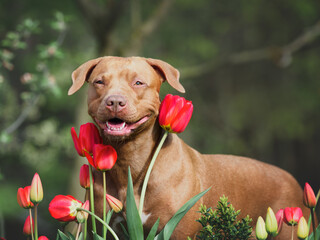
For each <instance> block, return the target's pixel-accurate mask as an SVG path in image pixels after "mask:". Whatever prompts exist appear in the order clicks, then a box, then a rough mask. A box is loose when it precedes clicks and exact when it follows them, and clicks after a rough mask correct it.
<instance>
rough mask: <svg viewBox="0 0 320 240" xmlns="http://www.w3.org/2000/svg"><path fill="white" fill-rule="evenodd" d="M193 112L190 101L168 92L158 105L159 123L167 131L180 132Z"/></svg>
mask: <svg viewBox="0 0 320 240" xmlns="http://www.w3.org/2000/svg"><path fill="white" fill-rule="evenodd" d="M192 112H193V105H192V102H191V101H187V100H186V99H184V98H183V97H180V96H173V95H171V94H168V95H166V96H165V98H164V99H163V101H162V102H161V105H160V110H159V124H160V126H161V127H162V128H163V129H165V130H166V131H168V132H172V133H181V132H183V131H184V130H185V128H186V127H187V125H188V123H189V121H190V119H191V116H192Z"/></svg>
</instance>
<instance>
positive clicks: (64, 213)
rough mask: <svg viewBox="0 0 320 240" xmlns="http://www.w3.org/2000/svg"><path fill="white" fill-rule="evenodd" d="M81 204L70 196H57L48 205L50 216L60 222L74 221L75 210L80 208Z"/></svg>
mask: <svg viewBox="0 0 320 240" xmlns="http://www.w3.org/2000/svg"><path fill="white" fill-rule="evenodd" d="M81 206H82V202H80V201H79V200H77V199H75V198H74V197H72V196H70V195H67V196H65V195H57V196H55V197H54V198H53V199H52V201H51V202H50V204H49V212H50V214H51V216H52V217H53V218H55V219H57V220H59V221H61V222H70V221H74V220H75V219H76V216H77V208H81Z"/></svg>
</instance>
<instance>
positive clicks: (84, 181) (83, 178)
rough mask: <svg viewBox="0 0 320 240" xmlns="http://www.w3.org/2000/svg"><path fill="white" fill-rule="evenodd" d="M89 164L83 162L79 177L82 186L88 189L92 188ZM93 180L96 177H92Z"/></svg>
mask: <svg viewBox="0 0 320 240" xmlns="http://www.w3.org/2000/svg"><path fill="white" fill-rule="evenodd" d="M89 171H90V169H89V165H88V164H83V165H82V166H81V168H80V174H79V179H80V185H81V187H83V188H85V189H87V188H90V173H89ZM92 181H93V182H94V179H93V178H92Z"/></svg>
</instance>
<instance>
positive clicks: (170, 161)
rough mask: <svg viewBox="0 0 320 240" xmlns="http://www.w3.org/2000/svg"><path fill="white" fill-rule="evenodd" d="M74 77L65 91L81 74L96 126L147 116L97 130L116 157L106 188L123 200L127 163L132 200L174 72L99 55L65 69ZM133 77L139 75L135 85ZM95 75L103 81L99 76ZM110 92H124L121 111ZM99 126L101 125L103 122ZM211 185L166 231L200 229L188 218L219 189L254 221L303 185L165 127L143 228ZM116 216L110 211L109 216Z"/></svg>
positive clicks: (295, 202) (296, 195)
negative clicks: (120, 128)
mask: <svg viewBox="0 0 320 240" xmlns="http://www.w3.org/2000/svg"><path fill="white" fill-rule="evenodd" d="M72 79H73V85H72V87H71V88H70V90H69V94H70V95H71V94H73V93H75V92H76V91H77V90H78V89H80V88H81V86H82V85H83V84H84V82H85V81H87V82H88V83H89V90H88V112H89V114H90V116H91V117H92V118H93V119H94V121H96V123H97V124H98V125H99V126H100V127H101V125H102V123H104V122H106V121H107V120H109V119H111V118H115V117H117V118H120V119H122V120H124V121H125V122H128V123H133V122H137V121H138V120H139V119H141V118H143V117H145V116H148V120H147V121H146V122H145V123H143V124H142V125H140V126H138V127H137V129H135V130H134V131H133V132H132V133H131V134H129V135H126V136H112V135H109V134H107V133H106V131H104V130H103V129H102V130H101V133H102V136H103V138H104V143H105V144H110V145H112V146H113V147H114V148H115V149H116V151H117V153H118V160H117V163H116V165H115V166H114V168H113V169H112V170H110V171H108V172H107V188H108V189H107V190H108V193H109V194H111V195H113V196H115V197H116V198H118V199H120V200H121V201H122V202H123V203H125V201H126V190H127V179H128V176H127V174H128V167H129V166H130V168H131V172H132V178H133V183H134V193H135V199H136V202H137V203H138V202H139V199H140V192H141V187H142V184H143V179H144V177H145V174H146V171H147V168H148V165H149V163H150V160H151V157H152V155H153V153H154V150H155V148H156V146H157V144H158V142H159V140H160V137H161V136H162V134H163V130H162V129H161V128H160V126H159V124H158V122H157V116H158V111H159V106H160V98H159V91H160V86H161V84H162V82H163V81H167V82H168V83H169V84H170V85H171V86H172V87H174V88H175V89H177V90H178V91H180V92H184V88H183V86H182V85H181V84H180V83H179V72H178V71H177V70H176V69H175V68H173V67H172V66H171V65H169V64H168V63H165V62H163V61H160V60H155V59H146V58H140V57H131V58H119V57H102V58H98V59H93V60H90V61H88V62H86V63H84V64H83V65H81V66H80V67H79V68H78V69H76V70H75V71H74V72H73V74H72ZM135 79H139V80H141V81H143V82H144V83H145V85H144V86H143V87H137V86H135V85H134V83H133V82H134V81H135ZM97 80H100V81H103V84H100V82H99V84H98V82H97ZM112 95H117V96H121V97H122V98H123V99H125V100H126V106H125V107H124V108H123V109H121V110H120V111H112V110H110V109H108V107H106V99H107V98H108V97H109V96H112ZM102 128H103V127H102ZM94 175H95V189H94V190H95V201H96V204H95V205H96V206H95V208H96V211H97V212H98V214H99V215H100V216H101V215H102V199H103V190H102V179H101V174H100V173H98V172H95V174H94ZM209 187H212V188H211V190H210V191H209V192H208V193H207V194H206V195H205V196H204V197H203V198H202V199H201V200H200V201H199V202H198V203H197V204H196V205H195V206H194V207H193V208H192V209H191V210H190V211H189V212H188V213H187V215H186V216H185V217H184V218H183V219H182V221H181V222H180V223H179V225H178V227H177V228H176V230H175V231H174V233H173V235H172V238H171V239H186V238H187V236H191V237H194V236H195V234H196V233H197V231H199V229H200V224H199V223H197V222H196V221H195V220H196V219H198V218H199V213H198V212H197V210H198V208H199V206H200V204H201V203H203V204H205V205H207V206H208V207H209V206H212V207H214V206H216V204H217V201H218V200H219V197H221V196H222V195H225V196H227V197H228V199H229V201H230V202H231V203H232V204H233V206H234V207H235V209H240V210H241V213H242V215H241V217H244V216H245V215H247V214H248V215H249V216H250V217H251V218H252V219H253V220H254V224H255V222H256V220H257V218H258V216H263V217H265V214H266V211H267V208H268V207H271V208H272V209H273V210H274V211H275V212H276V211H278V210H279V209H280V208H284V207H301V208H302V209H303V212H304V213H305V214H307V212H306V209H305V207H304V206H303V205H302V194H303V192H302V189H301V187H300V186H299V184H298V183H297V181H296V180H295V179H294V178H293V177H292V176H291V175H290V174H289V173H287V172H286V171H284V170H282V169H280V168H278V167H275V166H272V165H269V164H266V163H263V162H259V161H256V160H253V159H249V158H245V157H238V156H231V155H202V154H200V153H199V152H197V151H196V150H194V149H193V148H191V147H190V146H188V145H187V144H185V143H184V142H183V141H182V140H181V139H180V138H179V137H178V136H177V135H176V134H169V137H168V138H167V140H166V142H165V144H164V146H163V148H162V149H161V151H160V154H159V156H158V158H157V161H156V163H155V165H154V169H153V171H152V174H151V177H150V181H149V184H148V188H147V193H146V198H145V205H144V209H143V212H144V215H147V216H148V218H147V219H146V221H145V223H144V229H145V231H146V232H148V231H149V230H150V228H151V227H152V225H153V224H154V222H155V221H156V220H157V219H158V218H160V225H159V230H161V229H162V228H163V226H164V225H165V224H166V223H167V221H168V220H169V219H170V218H171V217H172V216H173V215H174V213H175V212H176V211H177V210H178V209H179V208H180V207H181V206H182V205H183V204H184V203H186V202H187V201H188V200H189V199H190V198H191V197H193V196H194V195H196V194H198V193H200V192H201V191H203V190H205V189H207V188H209ZM113 220H115V219H113ZM290 234H291V229H290V228H289V227H287V226H283V229H282V232H281V234H280V235H279V237H278V238H277V239H280V240H281V239H282V240H285V239H289V236H290Z"/></svg>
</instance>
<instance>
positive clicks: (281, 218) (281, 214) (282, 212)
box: [276, 209, 284, 234]
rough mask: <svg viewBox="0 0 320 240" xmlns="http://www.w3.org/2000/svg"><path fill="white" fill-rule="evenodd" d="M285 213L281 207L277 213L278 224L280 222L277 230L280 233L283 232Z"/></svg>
mask: <svg viewBox="0 0 320 240" xmlns="http://www.w3.org/2000/svg"><path fill="white" fill-rule="evenodd" d="M283 215H284V210H283V209H280V210H279V211H278V212H277V213H276V219H277V224H278V231H277V233H278V234H279V233H280V232H281V229H282V224H283Z"/></svg>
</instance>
